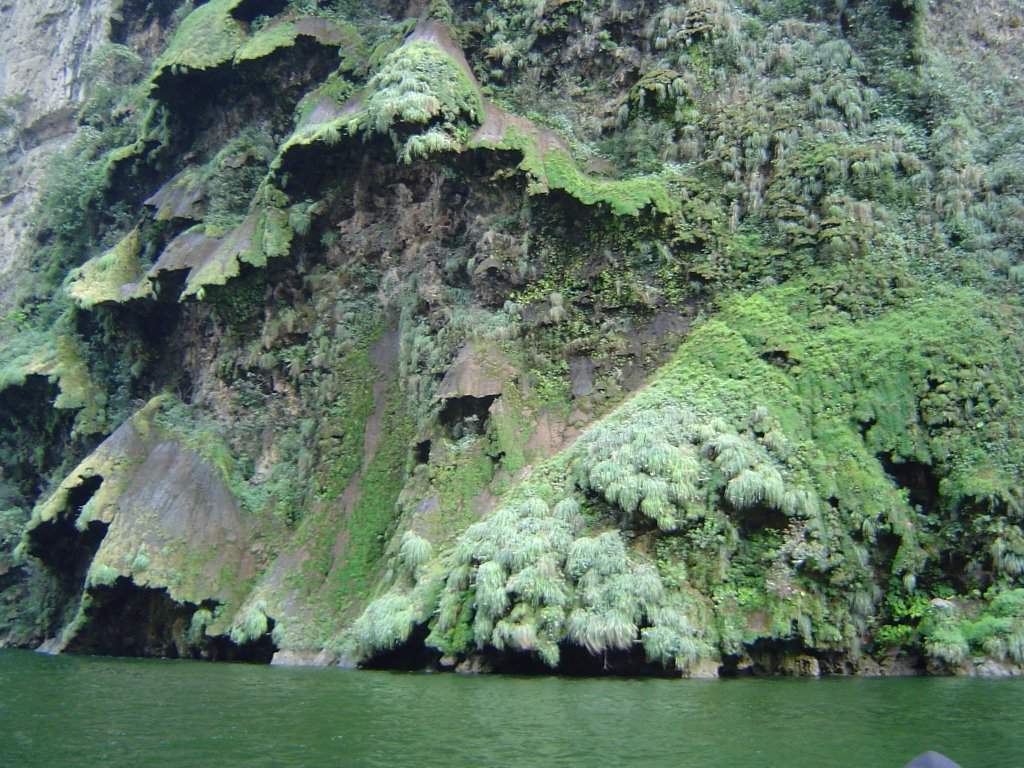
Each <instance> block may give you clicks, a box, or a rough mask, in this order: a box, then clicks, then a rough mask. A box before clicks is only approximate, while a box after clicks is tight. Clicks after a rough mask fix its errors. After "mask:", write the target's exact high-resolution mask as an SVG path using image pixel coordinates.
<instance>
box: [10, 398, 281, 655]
mask: <svg viewBox="0 0 1024 768" xmlns="http://www.w3.org/2000/svg"><path fill="white" fill-rule="evenodd" d="M151 415H152V410H150V411H143V412H141V413H140V414H137V415H136V417H135V418H133V419H131V420H129V421H127V422H125V424H124V425H122V426H121V427H120V428H119V429H118V430H117V431H116V432H115V433H114V434H113V435H111V436H110V437H109V438H108V439H107V440H106V441H105V442H104V443H103V444H102V445H100V447H99V448H98V449H97V450H96V451H95V452H94V453H93V454H92V455H91V456H89V458H87V459H86V460H85V461H84V462H82V463H81V464H80V465H79V466H78V467H77V468H76V469H75V470H74V471H73V472H72V473H71V474H70V475H69V476H68V478H67V479H66V480H65V481H64V482H63V483H62V484H61V486H60V488H59V489H58V490H57V492H56V493H55V494H54V495H53V496H52V497H51V498H50V499H49V500H48V502H47V503H46V504H45V505H44V506H43V507H42V508H41V509H40V510H37V516H36V518H35V519H34V520H33V523H32V524H31V525H30V528H29V531H28V533H27V543H28V549H29V554H32V555H34V556H36V557H38V558H39V559H40V560H41V561H42V562H43V564H44V565H45V566H46V568H47V569H48V570H49V571H50V573H51V574H53V576H54V577H55V578H56V580H57V582H58V583H59V584H60V585H61V591H60V596H61V599H63V600H64V601H65V602H66V603H67V604H68V605H67V607H66V608H65V610H64V612H63V616H64V623H63V624H62V625H61V626H53V627H52V628H51V629H52V631H53V632H55V633H57V634H59V637H60V640H59V642H58V643H56V645H55V646H54V648H55V649H56V650H62V649H69V650H79V651H84V652H92V653H103V652H106V653H117V654H121V655H160V656H166V655H171V656H196V657H203V658H234V657H236V656H237V657H239V658H251V659H253V660H261V661H269V660H270V655H271V654H272V653H273V650H274V649H273V648H271V647H270V646H267V648H265V649H263V650H260V648H263V646H260V648H257V647H255V646H253V647H251V648H247V647H246V646H247V645H250V644H251V643H253V642H257V643H259V642H263V643H264V644H266V643H269V630H270V628H271V627H272V621H271V622H269V623H268V622H267V621H266V617H265V616H264V623H265V626H263V627H261V631H260V632H259V633H258V635H257V636H256V637H245V638H243V639H242V640H240V641H239V642H238V643H233V642H230V641H228V639H227V637H225V635H226V634H227V631H228V629H229V628H230V626H231V622H232V618H233V617H234V614H235V613H237V610H238V607H239V605H240V603H241V599H242V596H243V589H244V583H245V582H246V580H247V579H249V578H250V577H251V576H252V575H253V573H254V572H255V562H254V556H253V554H252V552H251V551H250V538H251V531H250V530H248V529H247V526H246V524H245V521H244V520H243V517H242V515H241V510H240V506H239V504H238V502H237V500H236V499H235V497H234V496H233V495H232V493H231V491H230V490H229V489H228V487H227V486H226V484H225V482H224V479H223V476H222V475H221V473H220V471H219V470H218V469H217V468H216V467H215V466H213V465H212V464H211V463H210V462H208V461H207V460H204V459H203V458H202V457H201V456H200V455H199V454H197V453H196V452H194V451H193V450H190V449H189V448H187V447H186V446H184V445H183V444H182V443H181V442H179V441H178V440H175V439H172V438H170V437H168V436H167V435H166V434H164V433H163V432H162V431H161V430H160V429H159V428H158V427H157V426H155V425H154V424H153V423H152V421H151ZM76 606H77V612H76V610H75V608H76ZM200 609H201V610H203V611H205V618H203V620H202V621H201V622H200V624H199V625H198V627H197V625H196V623H195V620H194V616H195V615H196V613H197V611H199V610H200ZM190 622H191V623H190ZM190 633H191V634H190ZM235 646H237V647H235Z"/></svg>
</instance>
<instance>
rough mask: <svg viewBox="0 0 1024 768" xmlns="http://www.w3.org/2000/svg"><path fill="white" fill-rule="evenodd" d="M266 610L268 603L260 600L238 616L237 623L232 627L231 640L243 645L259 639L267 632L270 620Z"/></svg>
mask: <svg viewBox="0 0 1024 768" xmlns="http://www.w3.org/2000/svg"><path fill="white" fill-rule="evenodd" d="M266 611H267V604H266V603H265V602H263V601H262V600H259V601H257V602H256V603H254V604H253V605H251V606H249V608H247V609H246V610H245V611H244V612H243V613H242V614H240V615H239V616H238V617H236V619H235V623H234V624H233V625H232V627H231V633H230V637H231V642H233V643H236V644H237V645H242V644H243V643H249V642H252V641H254V640H258V639H260V638H261V637H263V636H264V635H265V634H267V630H268V629H269V627H270V621H269V619H268V618H267V613H266Z"/></svg>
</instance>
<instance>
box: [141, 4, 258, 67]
mask: <svg viewBox="0 0 1024 768" xmlns="http://www.w3.org/2000/svg"><path fill="white" fill-rule="evenodd" d="M238 3H239V0H209V2H207V3H204V4H203V5H200V6H199V7H198V8H196V9H195V10H194V11H192V13H190V14H189V15H188V16H186V17H185V18H184V20H182V22H181V25H180V26H179V27H178V30H177V31H176V32H175V34H174V37H173V38H172V39H171V42H170V44H169V45H168V46H167V48H166V49H165V50H164V52H163V53H162V54H161V55H160V57H159V58H158V59H157V60H156V63H155V65H154V71H155V72H162V71H164V70H175V69H177V68H185V69H211V68H213V67H216V66H218V65H220V64H223V63H225V62H227V61H230V60H231V59H232V58H233V57H234V55H235V52H236V51H237V50H238V49H239V47H241V46H242V45H243V44H245V42H246V39H247V37H248V34H247V30H246V26H245V24H243V23H242V22H240V21H238V20H237V19H235V18H234V17H233V16H232V15H231V11H232V9H233V8H234V7H235V6H236V5H238Z"/></svg>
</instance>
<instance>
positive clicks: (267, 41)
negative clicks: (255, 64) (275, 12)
mask: <svg viewBox="0 0 1024 768" xmlns="http://www.w3.org/2000/svg"><path fill="white" fill-rule="evenodd" d="M297 37H298V31H297V30H296V29H295V25H294V24H293V23H291V22H288V21H285V22H281V23H279V24H272V25H270V26H267V27H264V28H263V29H261V30H260V31H259V32H257V33H256V34H254V35H253V36H252V37H250V38H249V39H248V40H247V41H246V42H245V43H244V44H243V45H242V46H241V47H239V48H238V50H237V51H235V55H234V60H235V61H236V62H242V61H247V60H251V59H262V58H263V57H264V56H269V55H270V54H272V53H273V52H274V51H275V50H277V49H278V48H288V47H290V46H292V45H295V39H296V38H297Z"/></svg>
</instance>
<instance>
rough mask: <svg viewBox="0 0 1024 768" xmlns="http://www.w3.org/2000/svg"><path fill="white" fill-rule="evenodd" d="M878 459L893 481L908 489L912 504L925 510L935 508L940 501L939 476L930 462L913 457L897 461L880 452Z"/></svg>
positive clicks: (889, 455)
mask: <svg viewBox="0 0 1024 768" xmlns="http://www.w3.org/2000/svg"><path fill="white" fill-rule="evenodd" d="M878 460H879V461H880V462H881V464H882V468H883V469H884V470H885V472H886V474H887V475H889V477H891V478H892V479H893V482H895V483H896V485H898V486H899V487H900V488H905V489H906V490H907V496H908V499H909V501H910V504H911V506H914V507H920V508H921V509H922V510H923V511H925V512H927V511H930V510H932V509H935V507H936V505H937V504H938V501H939V478H938V477H936V476H935V472H934V469H933V467H932V466H931V465H930V464H924V463H923V462H920V461H914V460H913V459H902V460H900V461H896V460H895V459H894V458H893V456H892V454H888V453H880V454H878Z"/></svg>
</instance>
